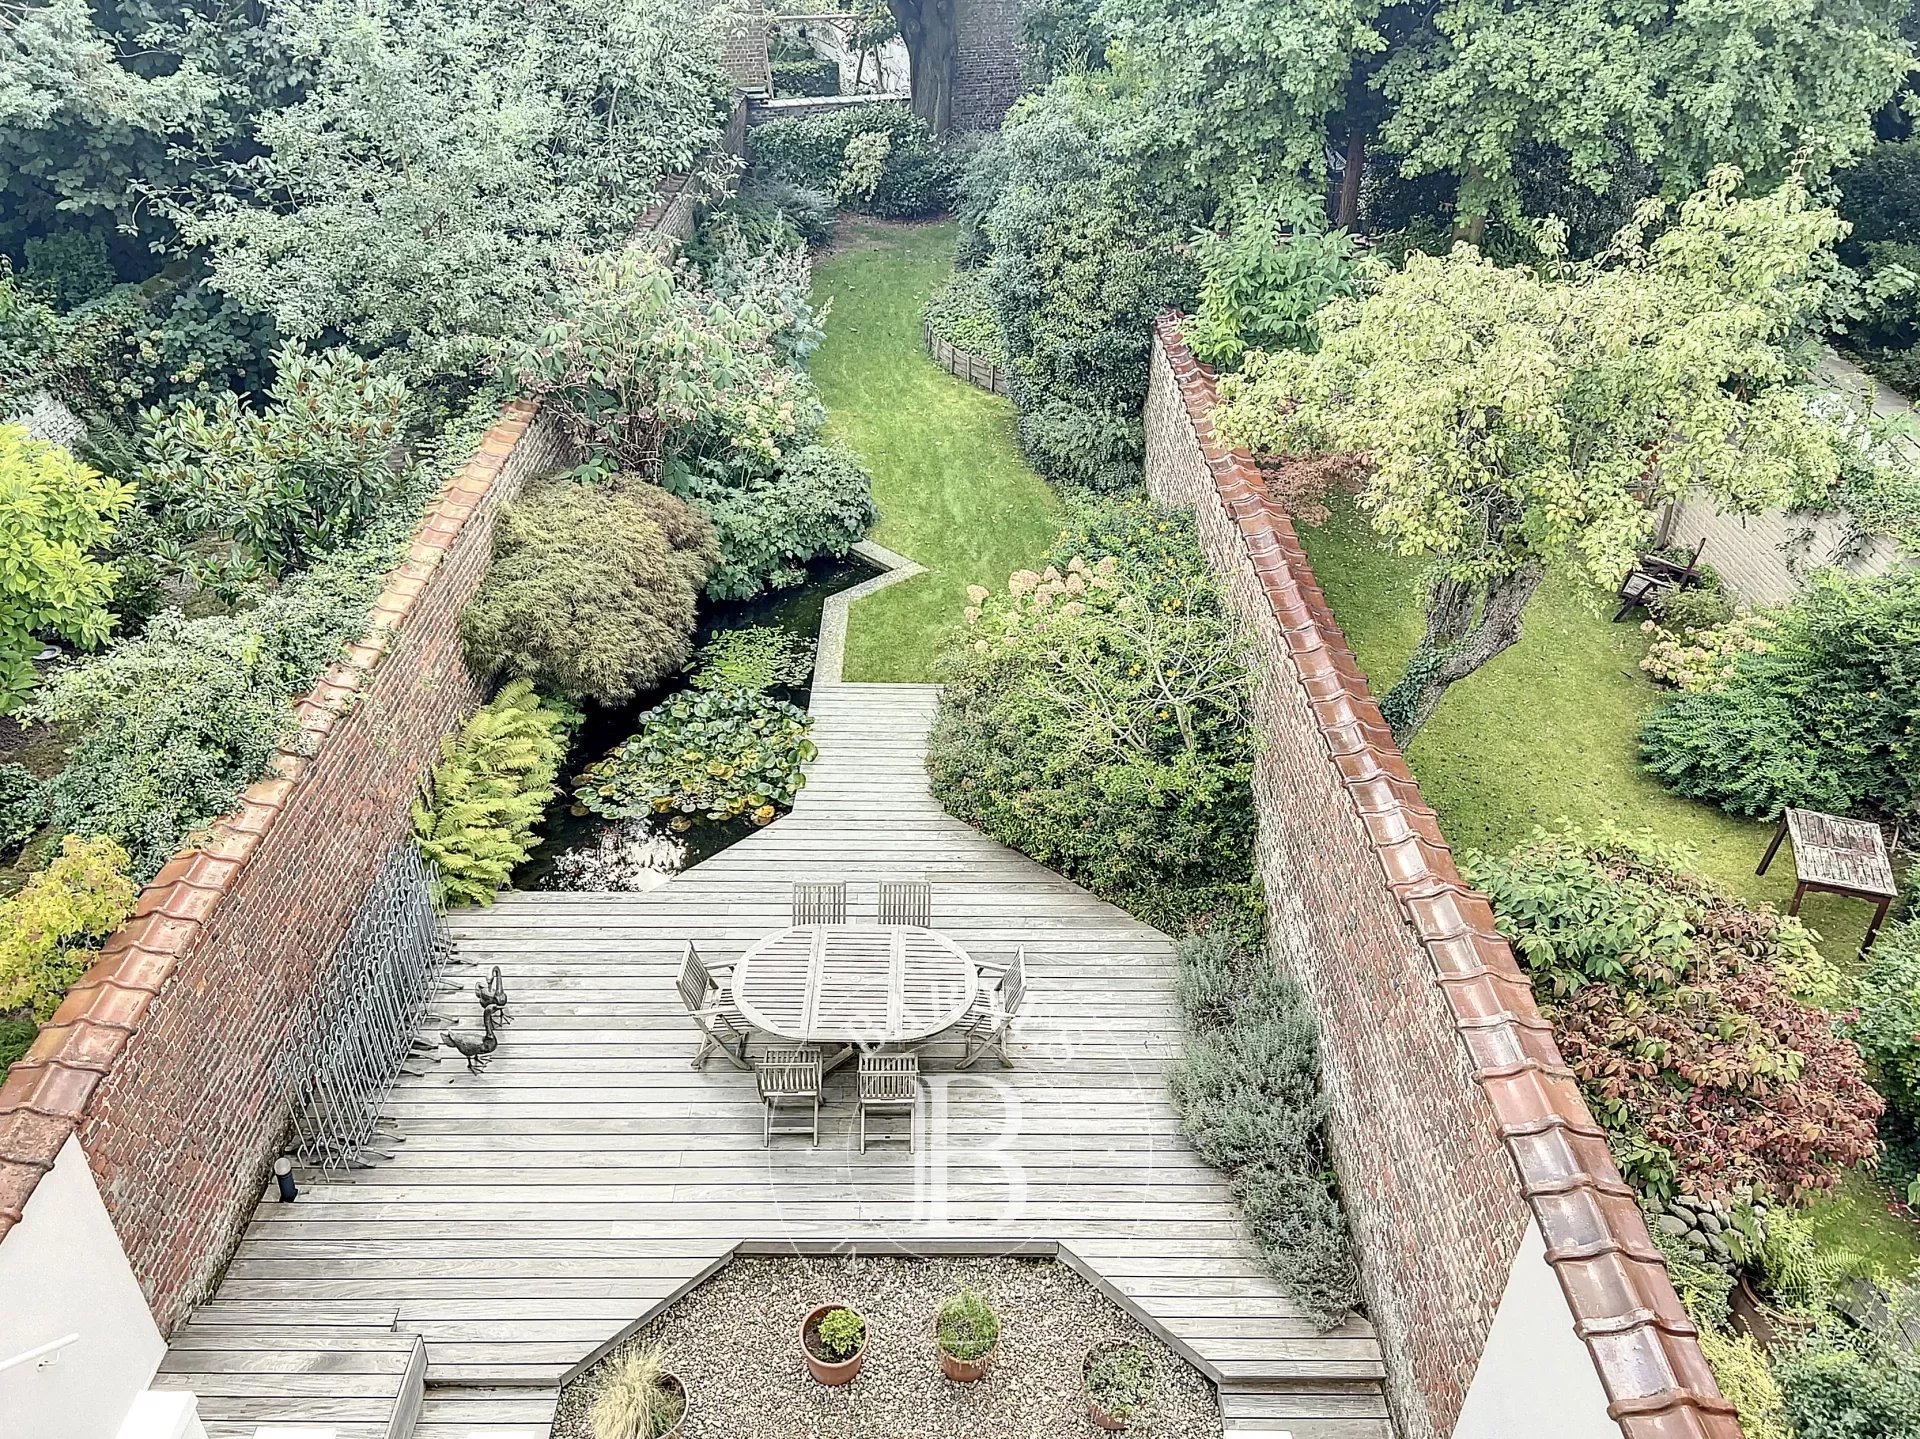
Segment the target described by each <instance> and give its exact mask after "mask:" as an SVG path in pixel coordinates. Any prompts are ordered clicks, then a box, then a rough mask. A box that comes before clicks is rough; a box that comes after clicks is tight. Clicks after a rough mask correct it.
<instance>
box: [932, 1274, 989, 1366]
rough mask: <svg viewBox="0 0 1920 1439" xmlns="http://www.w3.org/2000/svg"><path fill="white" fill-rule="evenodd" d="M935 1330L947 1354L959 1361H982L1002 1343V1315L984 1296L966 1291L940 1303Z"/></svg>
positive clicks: (941, 1346) (934, 1325)
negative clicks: (980, 1359) (985, 1355)
mask: <svg viewBox="0 0 1920 1439" xmlns="http://www.w3.org/2000/svg"><path fill="white" fill-rule="evenodd" d="M933 1330H934V1334H935V1335H936V1336H937V1337H938V1339H939V1343H940V1348H941V1349H942V1350H943V1351H944V1352H946V1353H948V1354H951V1355H952V1356H953V1357H954V1358H955V1359H960V1360H972V1359H978V1358H979V1357H980V1356H981V1355H982V1354H985V1353H987V1352H988V1351H989V1350H991V1349H992V1348H993V1346H994V1345H996V1344H998V1343H999V1342H1000V1316H999V1315H997V1314H995V1313H994V1312H993V1306H992V1305H991V1304H989V1303H987V1301H986V1297H985V1296H984V1295H981V1294H977V1293H975V1292H974V1291H973V1290H971V1289H962V1290H960V1292H959V1293H957V1294H949V1295H948V1296H947V1297H946V1298H945V1299H943V1300H941V1301H940V1312H939V1313H938V1314H936V1315H935V1316H934V1322H933Z"/></svg>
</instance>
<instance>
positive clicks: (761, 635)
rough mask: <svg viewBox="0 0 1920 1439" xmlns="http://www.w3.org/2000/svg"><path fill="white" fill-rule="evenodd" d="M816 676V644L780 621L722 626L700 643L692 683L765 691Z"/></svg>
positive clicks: (700, 686)
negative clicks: (732, 627) (731, 628)
mask: <svg viewBox="0 0 1920 1439" xmlns="http://www.w3.org/2000/svg"><path fill="white" fill-rule="evenodd" d="M812 676H813V645H812V643H811V642H809V641H807V640H804V639H802V638H801V637H800V636H799V635H797V634H795V633H794V632H793V631H792V630H783V629H781V628H779V627H778V626H777V625H748V626H746V627H745V628H744V629H737V630H722V631H721V632H720V633H719V634H717V635H715V636H714V637H713V638H712V639H710V640H708V641H707V643H706V644H704V645H702V646H701V647H700V659H699V666H698V668H697V669H695V670H694V672H693V687H694V688H695V689H699V690H726V689H731V690H750V691H752V692H753V693H755V694H764V693H765V692H766V691H768V690H774V689H794V688H797V687H798V686H800V685H804V684H805V683H807V681H808V680H809V679H810V678H812Z"/></svg>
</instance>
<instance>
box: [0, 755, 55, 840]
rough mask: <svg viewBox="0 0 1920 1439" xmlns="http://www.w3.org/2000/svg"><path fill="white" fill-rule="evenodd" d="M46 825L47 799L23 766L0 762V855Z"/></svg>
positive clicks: (34, 777)
mask: <svg viewBox="0 0 1920 1439" xmlns="http://www.w3.org/2000/svg"><path fill="white" fill-rule="evenodd" d="M46 822H47V796H46V790H45V788H44V786H42V784H41V782H40V779H39V777H38V776H37V775H35V774H34V773H33V772H32V771H31V770H29V769H28V768H27V767H26V766H25V765H18V764H15V763H13V761H11V760H0V854H5V853H7V852H8V851H9V850H15V849H18V848H20V846H21V845H23V844H25V843H26V842H27V841H28V840H30V839H32V838H33V836H34V833H35V832H36V831H37V830H38V829H39V828H40V826H41V825H43V824H45V823H46Z"/></svg>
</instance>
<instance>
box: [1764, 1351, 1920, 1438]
mask: <svg viewBox="0 0 1920 1439" xmlns="http://www.w3.org/2000/svg"><path fill="white" fill-rule="evenodd" d="M1774 1373H1775V1376H1776V1377H1777V1378H1778V1380H1779V1383H1780V1389H1781V1393H1782V1395H1783V1396H1784V1398H1785V1409H1786V1416H1787V1420H1788V1422H1789V1423H1790V1424H1791V1425H1792V1426H1793V1432H1794V1434H1795V1436H1796V1439H1890V1436H1893V1435H1911V1434H1920V1353H1917V1352H1916V1351H1915V1350H1914V1348H1913V1346H1912V1342H1911V1341H1910V1340H1909V1339H1908V1338H1907V1337H1906V1334H1905V1333H1904V1332H1902V1331H1901V1330H1900V1329H1899V1328H1898V1327H1897V1326H1895V1325H1892V1324H1887V1325H1884V1326H1870V1327H1868V1328H1865V1329H1853V1328H1847V1327H1843V1326H1842V1325H1841V1324H1840V1323H1838V1322H1829V1323H1828V1324H1826V1325H1823V1326H1822V1327H1821V1328H1820V1329H1818V1330H1816V1331H1815V1332H1814V1333H1813V1334H1812V1335H1810V1336H1808V1337H1807V1338H1805V1339H1803V1340H1801V1341H1800V1342H1799V1343H1797V1344H1793V1343H1789V1344H1788V1345H1786V1346H1784V1352H1783V1353H1781V1354H1780V1355H1779V1356H1777V1357H1776V1359H1775V1362H1774Z"/></svg>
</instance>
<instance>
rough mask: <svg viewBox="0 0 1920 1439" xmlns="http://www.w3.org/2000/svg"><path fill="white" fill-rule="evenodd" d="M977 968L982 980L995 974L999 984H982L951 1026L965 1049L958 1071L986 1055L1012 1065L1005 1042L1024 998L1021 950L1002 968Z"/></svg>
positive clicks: (1024, 957) (1024, 965)
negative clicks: (957, 1021) (997, 976)
mask: <svg viewBox="0 0 1920 1439" xmlns="http://www.w3.org/2000/svg"><path fill="white" fill-rule="evenodd" d="M979 968H980V970H981V975H982V978H983V979H986V978H991V977H992V976H993V974H994V973H995V972H996V971H997V972H998V974H999V983H997V984H982V985H981V986H980V990H979V993H977V994H975V995H974V997H973V1003H972V1004H971V1005H969V1006H968V1007H967V1012H966V1013H965V1014H963V1015H961V1016H960V1022H959V1023H958V1024H956V1025H955V1026H954V1029H955V1031H956V1032H957V1033H958V1034H959V1035H960V1036H961V1037H962V1038H963V1039H964V1040H965V1041H966V1046H967V1048H966V1053H965V1054H964V1055H962V1056H961V1059H960V1063H959V1065H958V1066H957V1067H958V1068H960V1069H968V1068H971V1067H972V1066H973V1065H974V1064H975V1063H977V1062H978V1061H979V1060H980V1059H981V1058H982V1057H983V1056H985V1055H988V1054H991V1055H993V1056H994V1057H995V1058H996V1059H998V1060H999V1061H1000V1062H1001V1063H1002V1064H1011V1063H1012V1062H1013V1061H1012V1059H1011V1058H1010V1057H1009V1056H1008V1054H1007V1039H1008V1036H1009V1035H1011V1034H1012V1033H1013V1021H1014V1018H1015V1016H1017V1015H1018V1014H1019V1013H1020V1005H1021V1002H1022V1001H1023V1000H1025V999H1026V997H1027V952H1026V950H1025V949H1016V950H1015V951H1014V952H1013V959H1012V961H1011V962H1010V963H1009V964H1007V965H1006V967H1005V968H1004V969H1001V968H1000V967H999V966H990V965H981V966H979Z"/></svg>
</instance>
